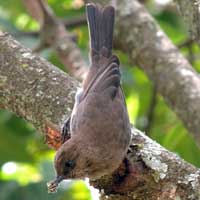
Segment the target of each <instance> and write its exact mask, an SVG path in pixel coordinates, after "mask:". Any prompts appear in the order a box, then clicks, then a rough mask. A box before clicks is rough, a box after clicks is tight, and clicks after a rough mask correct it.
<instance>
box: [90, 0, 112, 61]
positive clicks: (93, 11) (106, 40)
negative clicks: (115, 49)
mask: <svg viewBox="0 0 200 200" xmlns="http://www.w3.org/2000/svg"><path fill="white" fill-rule="evenodd" d="M87 21H88V27H89V33H90V46H91V60H92V62H93V61H94V57H95V55H99V54H102V55H103V56H105V57H107V58H109V57H110V56H111V55H112V42H113V26H114V8H113V7H112V6H106V7H105V8H101V7H100V6H99V5H96V4H92V3H91V4H88V5H87Z"/></svg>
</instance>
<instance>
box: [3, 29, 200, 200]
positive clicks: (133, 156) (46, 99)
mask: <svg viewBox="0 0 200 200" xmlns="http://www.w3.org/2000/svg"><path fill="white" fill-rule="evenodd" d="M0 63H1V65H0V107H1V108H5V109H7V110H10V111H12V112H15V113H17V114H18V115H19V116H21V117H23V118H24V119H26V120H28V121H29V122H31V123H32V124H34V126H35V127H36V128H37V129H39V130H41V131H42V132H43V133H44V134H45V131H46V128H45V127H46V126H49V124H50V125H53V127H56V128H57V130H58V131H59V130H60V128H61V126H62V124H63V122H64V121H65V119H67V117H68V115H69V113H70V111H71V108H72V106H73V101H74V93H75V91H76V88H77V86H78V83H77V81H75V80H73V79H72V78H70V77H69V76H68V75H66V74H65V73H63V72H62V71H61V70H59V69H57V68H56V67H54V66H53V65H51V64H49V63H48V62H47V61H45V60H44V59H42V58H40V57H38V56H36V55H33V54H32V53H31V51H30V50H28V49H26V48H24V47H23V46H21V45H20V44H19V43H18V42H16V41H15V40H13V39H12V37H11V36H9V35H8V34H4V33H2V32H0ZM127 158H128V160H129V161H128V163H126V162H125V170H123V169H121V171H119V170H118V171H116V172H114V173H113V174H112V175H111V176H109V177H103V178H101V179H100V180H96V182H93V184H94V185H96V187H98V188H99V189H104V191H105V194H107V195H109V196H108V197H105V196H104V195H102V199H115V200H116V199H123V200H124V199H130V200H131V199H147V198H148V199H149V200H155V199H158V197H159V198H160V199H163V200H164V199H168V200H169V199H187V200H189V199H198V198H200V195H199V194H200V191H199V188H200V187H199V186H200V176H199V175H200V172H199V169H197V168H195V167H194V166H192V165H190V164H188V163H186V162H185V161H183V160H182V159H180V158H179V157H178V156H177V155H175V154H173V153H170V152H169V151H167V150H165V149H164V148H162V147H161V146H160V145H158V144H157V143H155V142H154V141H152V140H151V139H149V138H148V137H147V136H145V135H144V134H143V133H141V132H140V131H139V130H136V129H132V142H131V145H130V150H129V152H128V155H127ZM147 196H148V197H147Z"/></svg>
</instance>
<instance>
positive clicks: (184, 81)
mask: <svg viewBox="0 0 200 200" xmlns="http://www.w3.org/2000/svg"><path fill="white" fill-rule="evenodd" d="M96 2H97V1H96ZM103 2H104V3H105V4H112V5H113V6H114V7H115V9H116V29H115V37H114V38H115V44H116V45H115V46H116V47H118V48H120V49H121V50H123V51H124V52H125V53H127V55H128V56H129V58H130V59H131V61H132V63H135V62H136V63H137V64H138V65H139V66H140V67H141V68H142V69H143V70H144V71H145V72H146V74H147V75H148V77H149V78H150V79H151V80H152V81H153V82H154V85H156V86H157V90H158V92H159V93H160V94H161V95H162V96H163V97H164V99H165V101H166V102H167V103H168V105H169V106H170V107H171V108H172V110H174V111H175V112H176V114H177V115H178V117H179V118H180V119H181V120H182V121H183V123H184V125H185V126H186V128H187V129H188V130H189V131H190V132H191V133H192V134H193V136H194V138H195V139H196V141H197V142H198V143H200V134H199V130H200V123H199V122H200V104H199V102H200V77H199V75H198V74H197V72H196V71H195V70H194V69H193V68H192V66H191V65H190V64H189V62H188V61H187V59H186V58H185V57H184V56H183V55H182V54H181V53H180V52H179V50H178V49H177V48H176V47H175V46H174V45H173V44H172V42H171V41H170V40H169V39H168V37H167V36H166V35H165V34H164V33H163V31H162V30H161V28H160V27H159V26H158V24H157V23H156V22H155V20H154V19H153V17H152V16H151V15H150V14H149V13H148V11H147V10H146V9H145V7H144V6H142V5H141V4H140V3H139V2H138V1H136V0H104V1H103ZM124 30H126V31H124Z"/></svg>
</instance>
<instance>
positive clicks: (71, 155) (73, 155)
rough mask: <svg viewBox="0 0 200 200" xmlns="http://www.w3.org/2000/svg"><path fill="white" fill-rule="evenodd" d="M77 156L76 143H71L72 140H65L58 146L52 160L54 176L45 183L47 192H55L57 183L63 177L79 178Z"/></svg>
mask: <svg viewBox="0 0 200 200" xmlns="http://www.w3.org/2000/svg"><path fill="white" fill-rule="evenodd" d="M78 157H79V152H78V150H77V145H73V143H72V142H65V143H64V144H63V145H62V146H61V147H60V148H59V150H58V151H57V152H56V156H55V160H54V167H55V171H56V178H55V180H53V181H51V182H50V183H48V184H47V186H48V190H49V192H55V191H56V189H57V186H58V184H59V183H60V182H61V181H62V180H64V179H73V178H79V177H78V174H79V173H78V172H79V167H78V166H77V163H79V161H78Z"/></svg>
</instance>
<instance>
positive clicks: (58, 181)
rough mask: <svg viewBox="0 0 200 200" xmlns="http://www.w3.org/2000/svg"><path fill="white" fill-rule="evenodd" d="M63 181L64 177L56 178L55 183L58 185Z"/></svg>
mask: <svg viewBox="0 0 200 200" xmlns="http://www.w3.org/2000/svg"><path fill="white" fill-rule="evenodd" d="M63 179H64V176H57V177H56V179H55V183H57V184H59V183H60V182H61V181H62V180H63Z"/></svg>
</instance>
